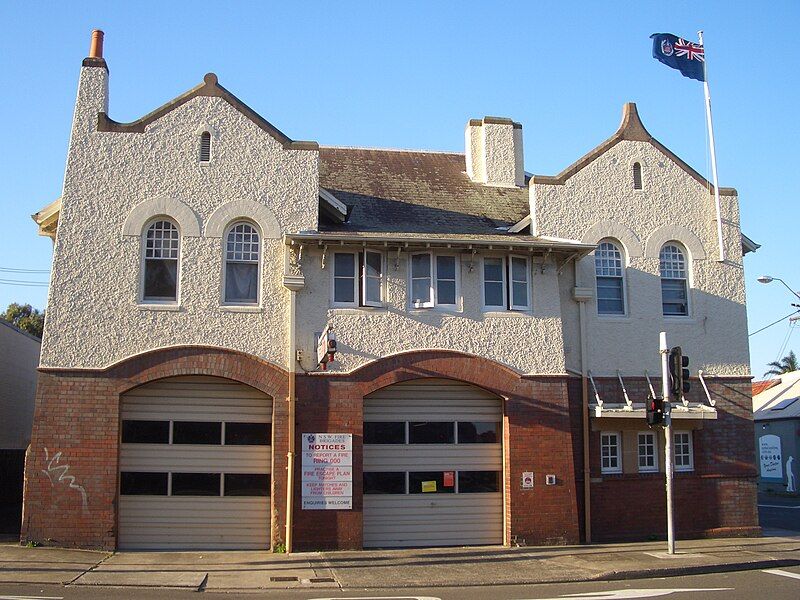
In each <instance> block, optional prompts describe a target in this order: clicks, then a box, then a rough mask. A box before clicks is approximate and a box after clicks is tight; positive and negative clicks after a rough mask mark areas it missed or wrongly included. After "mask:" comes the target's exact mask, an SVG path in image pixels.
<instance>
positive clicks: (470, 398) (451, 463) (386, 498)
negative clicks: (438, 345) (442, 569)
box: [364, 379, 503, 548]
mask: <svg viewBox="0 0 800 600" xmlns="http://www.w3.org/2000/svg"><path fill="white" fill-rule="evenodd" d="M502 420H503V409H502V401H501V400H500V399H499V398H498V397H497V396H494V395H492V394H490V393H488V392H486V391H485V390H482V389H480V388H478V387H475V386H472V385H468V384H464V383H458V382H454V381H450V380H445V379H417V380H413V381H410V382H404V383H399V384H396V385H392V386H389V387H387V388H383V389H382V390H379V391H378V392H375V393H374V394H372V395H370V396H368V397H366V398H365V399H364V547H366V548H391V547H403V546H406V547H413V546H456V545H471V544H472V545H474V544H502V543H503V493H502V485H503V476H502V472H503V449H502V439H503V435H502Z"/></svg>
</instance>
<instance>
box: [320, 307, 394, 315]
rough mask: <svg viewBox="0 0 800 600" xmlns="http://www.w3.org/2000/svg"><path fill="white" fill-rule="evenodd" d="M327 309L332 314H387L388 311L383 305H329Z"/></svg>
mask: <svg viewBox="0 0 800 600" xmlns="http://www.w3.org/2000/svg"><path fill="white" fill-rule="evenodd" d="M329 310H330V312H331V313H333V314H334V315H363V314H387V313H388V312H389V309H387V308H386V307H385V306H331V307H330V309H329Z"/></svg>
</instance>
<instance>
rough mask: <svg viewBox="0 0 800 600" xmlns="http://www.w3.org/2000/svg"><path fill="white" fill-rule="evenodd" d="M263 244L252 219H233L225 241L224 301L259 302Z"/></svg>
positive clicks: (236, 302) (239, 302)
mask: <svg viewBox="0 0 800 600" xmlns="http://www.w3.org/2000/svg"><path fill="white" fill-rule="evenodd" d="M260 256H261V244H260V237H259V235H258V231H256V228H255V227H253V226H252V225H251V224H250V223H243V222H239V223H234V224H233V225H232V226H231V228H230V230H229V231H228V235H227V238H226V244H225V302H226V303H231V304H258V272H259V268H258V265H259V258H260Z"/></svg>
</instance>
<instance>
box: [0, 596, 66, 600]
mask: <svg viewBox="0 0 800 600" xmlns="http://www.w3.org/2000/svg"><path fill="white" fill-rule="evenodd" d="M0 600H64V596H0Z"/></svg>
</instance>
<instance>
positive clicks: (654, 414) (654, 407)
mask: <svg viewBox="0 0 800 600" xmlns="http://www.w3.org/2000/svg"><path fill="white" fill-rule="evenodd" d="M645 412H646V414H647V424H648V425H661V424H662V423H663V422H664V399H663V398H661V397H659V396H655V397H653V396H650V395H648V396H647V402H646V403H645Z"/></svg>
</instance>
